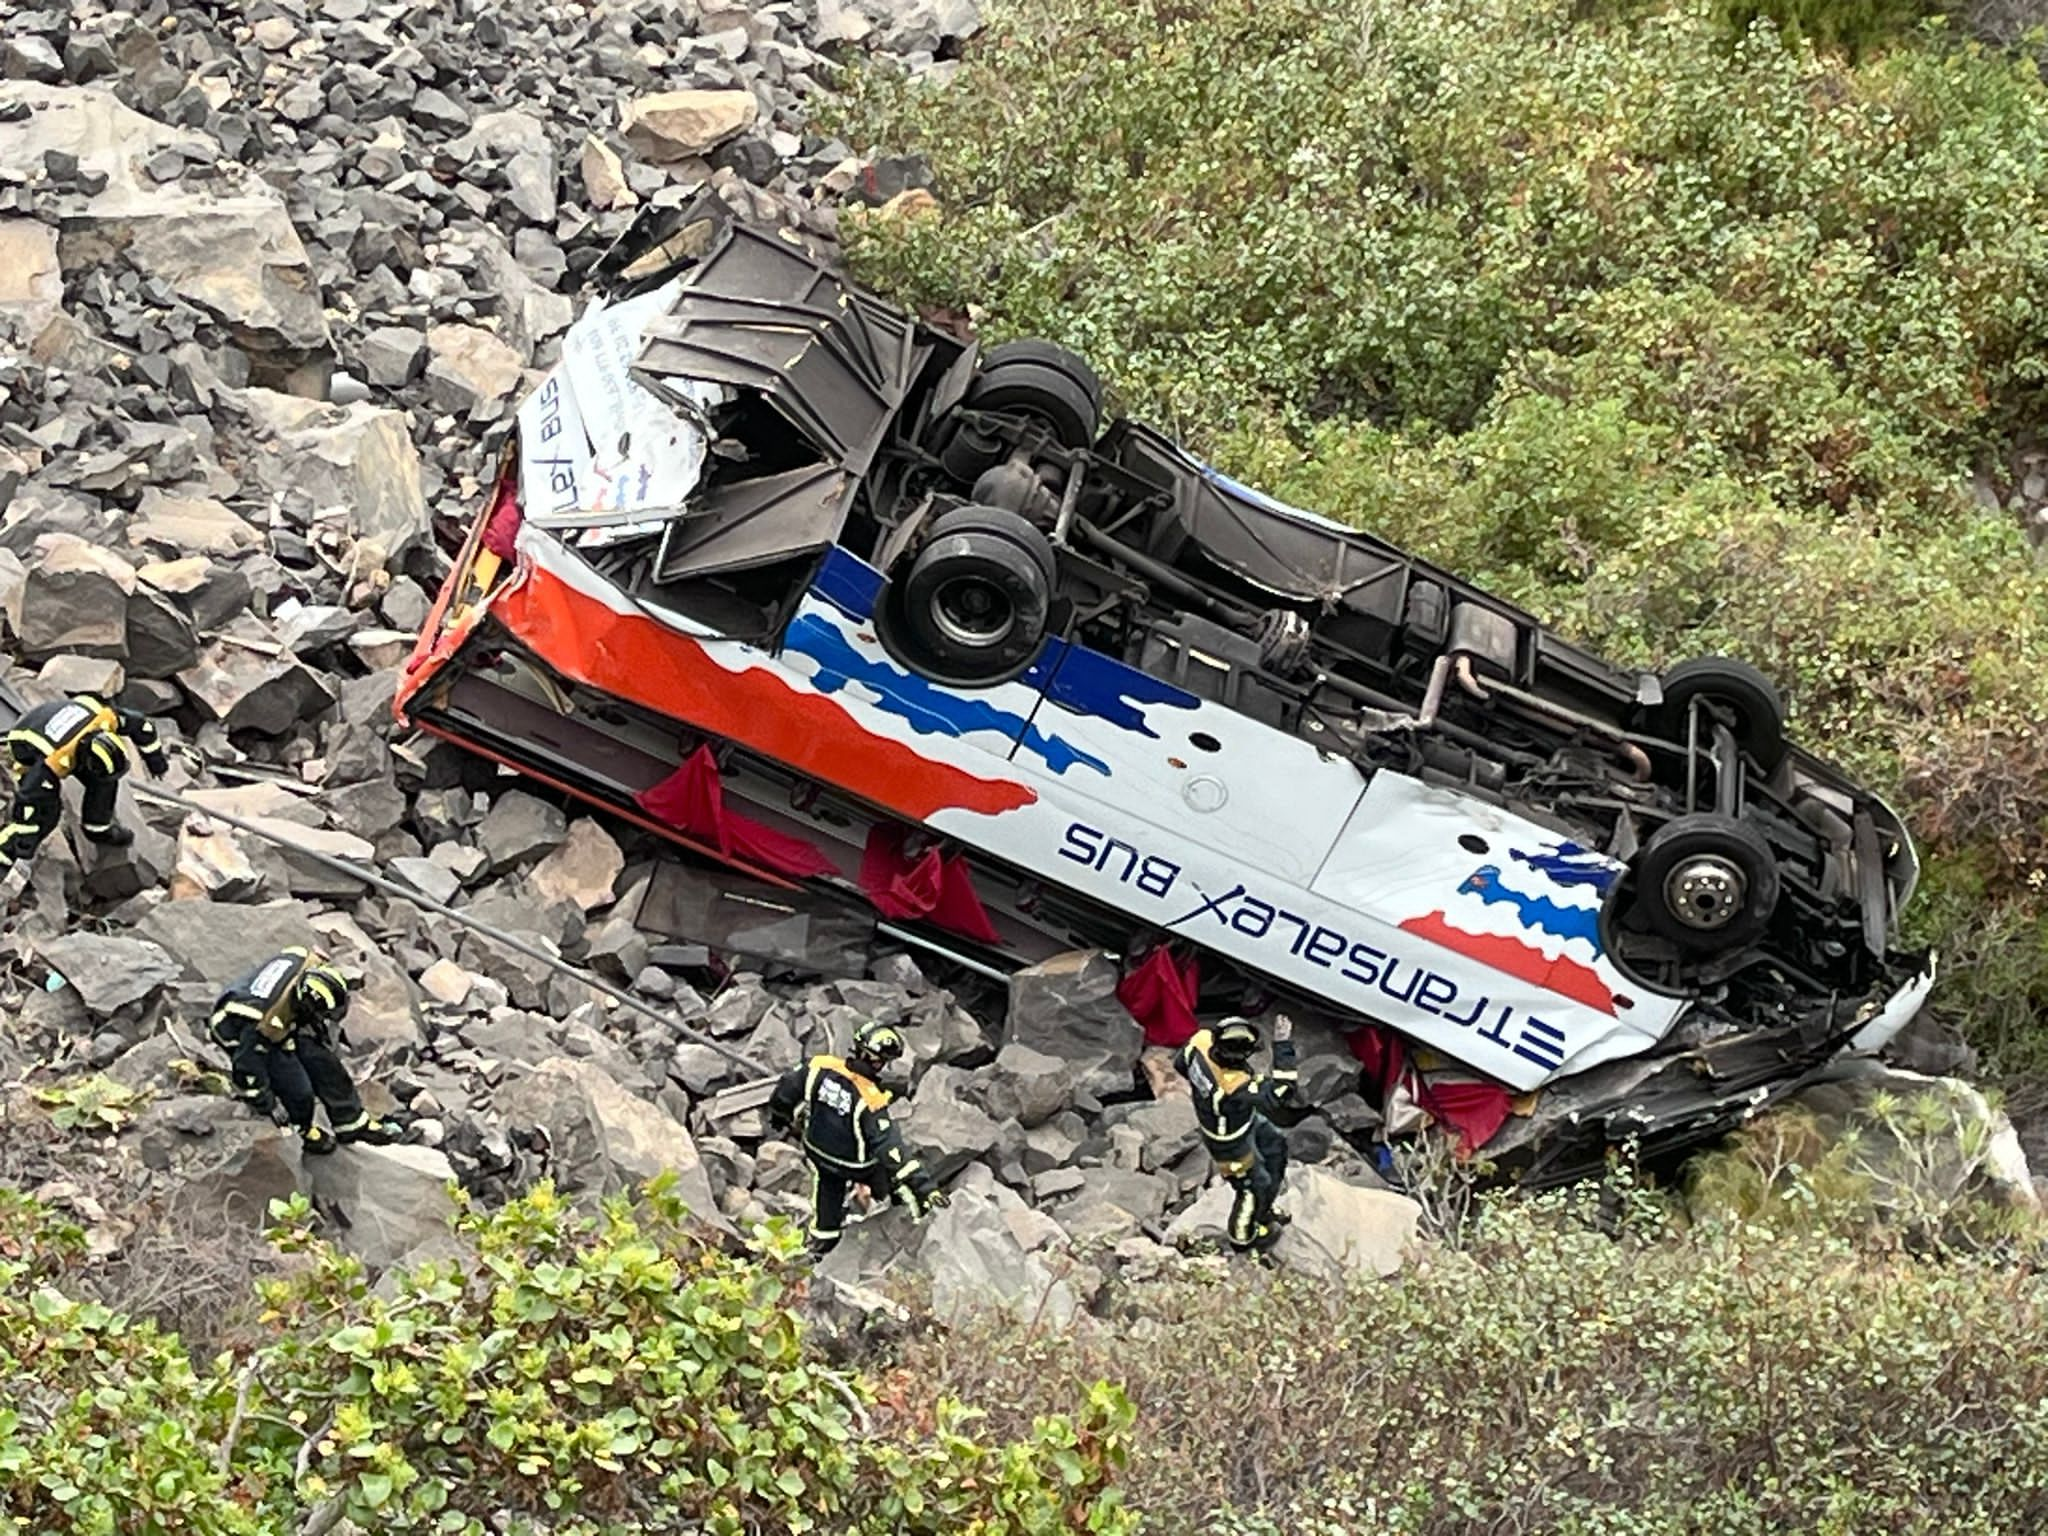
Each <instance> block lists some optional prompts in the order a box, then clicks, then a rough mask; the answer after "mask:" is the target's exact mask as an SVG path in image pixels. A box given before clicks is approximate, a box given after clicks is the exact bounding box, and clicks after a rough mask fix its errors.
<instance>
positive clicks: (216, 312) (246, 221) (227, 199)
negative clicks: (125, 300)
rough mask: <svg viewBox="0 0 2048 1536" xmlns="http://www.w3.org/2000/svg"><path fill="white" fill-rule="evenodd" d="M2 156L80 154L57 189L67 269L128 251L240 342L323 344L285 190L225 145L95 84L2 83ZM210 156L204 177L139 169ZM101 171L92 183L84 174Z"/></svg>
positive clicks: (33, 161) (307, 347)
mask: <svg viewBox="0 0 2048 1536" xmlns="http://www.w3.org/2000/svg"><path fill="white" fill-rule="evenodd" d="M15 104H20V105H25V106H27V107H28V108H29V110H28V112H27V113H26V115H24V116H22V117H20V118H18V119H16V120H15V121H12V122H6V121H0V165H8V166H20V167H24V168H26V167H30V166H34V167H41V166H42V165H44V163H45V156H46V155H48V154H50V153H51V152H52V151H54V152H56V153H57V154H58V155H60V156H72V157H75V158H76V160H77V162H78V168H79V171H80V173H81V178H80V180H79V181H77V182H75V183H74V187H76V188H78V190H72V191H66V192H62V193H59V194H57V195H55V196H53V197H52V198H51V199H50V204H51V211H52V213H54V214H55V216H56V218H57V221H58V225H59V228H60V229H61V231H62V237H61V239H60V241H59V245H58V254H59V259H60V260H61V262H62V264H63V268H64V272H65V274H66V276H73V275H78V274H89V273H93V272H96V271H99V270H102V269H104V268H106V267H108V266H109V265H111V264H114V263H116V262H119V261H126V262H127V263H129V264H130V265H132V266H134V267H135V268H136V269H137V270H138V271H140V272H142V273H143V274H145V275H146V276H147V277H149V278H151V279H153V280H155V281H157V282H160V283H162V284H164V285H165V286H167V287H168V288H169V289H170V291H171V292H173V293H175V294H176V295H177V296H178V297H179V298H181V299H184V300H186V301H187V302H188V303H191V304H193V305H196V306H197V307H198V308H200V309H203V310H206V311H207V312H209V313H210V314H212V315H213V316H214V317H215V318H216V319H218V320H219V321H221V322H222V324H223V325H225V326H226V327H227V328H228V329H229V331H230V332H231V333H232V334H233V335H234V336H235V338H236V340H237V341H238V342H240V343H241V344H242V345H243V346H244V347H247V348H249V349H250V350H252V351H256V352H259V353H278V354H283V355H287V356H299V355H305V354H309V353H318V352H323V351H325V350H326V348H327V346H328V341H329V338H328V331H327V319H326V314H325V311H324V310H323V308H322V306H321V302H320V292H319V288H318V286H317V285H316V284H315V282H314V281H313V275H312V271H311V267H310V265H309V263H308V262H307V259H306V250H305V247H304V246H303V245H302V244H301V243H300V241H299V237H298V234H297V232H296V231H295V230H294V229H293V226H292V221H291V217H290V215H289V214H288V213H287V212H286V209H285V205H284V199H283V197H282V196H280V195H279V194H278V192H277V191H276V190H275V189H274V188H272V187H271V186H270V185H269V184H268V183H267V182H265V181H264V180H263V179H262V178H261V177H260V176H258V175H256V174H254V173H253V172H250V171H247V170H245V169H244V168H243V167H241V166H240V165H238V164H237V163H235V162H234V161H233V160H232V159H228V158H225V157H223V156H222V155H221V152H220V146H219V145H217V144H216V143H214V141H213V140H212V139H210V138H208V137H206V136H205V135H204V134H201V133H196V132H193V131H191V130H188V129H177V128H171V127H168V126H166V125H165V124H163V123H160V122H157V121H155V120H154V119H151V118H148V117H145V116H143V115H142V114H141V113H139V112H135V111H132V110H130V109H129V108H128V107H126V106H124V105H122V103H121V102H120V101H119V100H118V99H116V97H115V96H114V95H113V93H112V92H110V91H105V90H101V89H100V88H98V87H96V86H74V85H45V84H40V83H34V82H29V81H9V82H5V83H0V105H10V106H12V105H15ZM167 150H168V151H175V152H178V153H179V154H180V155H181V156H183V157H185V158H189V159H191V160H194V161H198V162H203V163H207V164H211V165H214V166H215V167H216V174H215V175H213V176H211V177H209V178H207V179H206V181H205V182H204V183H203V184H202V183H200V182H198V181H196V180H186V179H180V180H176V181H172V182H158V181H156V180H155V179H154V178H153V177H151V176H150V175H149V174H147V172H146V171H145V170H144V167H145V166H146V165H148V164H149V163H151V162H152V161H153V160H154V159H155V158H156V157H157V156H159V155H161V154H162V153H163V152H165V151H167ZM87 177H89V178H93V181H94V183H97V181H98V178H101V177H104V178H105V180H104V184H102V185H99V187H98V190H97V191H86V190H83V188H84V187H85V186H86V185H88V183H87V182H86V181H85V180H84V178H87Z"/></svg>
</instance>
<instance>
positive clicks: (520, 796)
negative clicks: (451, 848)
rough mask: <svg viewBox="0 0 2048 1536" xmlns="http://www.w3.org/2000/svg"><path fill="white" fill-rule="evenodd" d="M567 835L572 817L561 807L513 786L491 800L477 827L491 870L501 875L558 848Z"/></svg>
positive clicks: (477, 836) (478, 844) (477, 834)
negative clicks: (565, 813) (481, 822)
mask: <svg viewBox="0 0 2048 1536" xmlns="http://www.w3.org/2000/svg"><path fill="white" fill-rule="evenodd" d="M568 835H569V818H568V817H566V816H564V815H563V814H562V812H561V808H560V807H559V806H553V805H549V804H548V803H547V802H546V801H545V800H540V799H536V798H535V797H534V796H532V795H529V794H527V793H526V792H525V791H523V790H517V789H513V790H507V791H506V792H505V793H504V794H501V795H499V796H498V797H497V798H496V799H495V800H493V801H492V802H491V808H490V810H489V811H488V812H487V813H486V814H485V816H484V819H483V824H482V825H481V826H479V827H478V828H477V829H476V844H477V846H478V847H479V848H481V849H483V851H484V853H485V854H486V855H487V856H488V857H489V859H490V861H491V872H492V873H493V874H502V873H504V871H506V870H508V869H511V868H512V867H514V866H515V865H518V864H522V863H524V862H526V861H527V860H528V859H531V858H533V857H535V856H536V855H538V854H543V853H547V852H550V851H552V850H553V849H555V848H557V847H559V846H560V845H561V843H562V840H563V839H564V838H566V837H567V836H568Z"/></svg>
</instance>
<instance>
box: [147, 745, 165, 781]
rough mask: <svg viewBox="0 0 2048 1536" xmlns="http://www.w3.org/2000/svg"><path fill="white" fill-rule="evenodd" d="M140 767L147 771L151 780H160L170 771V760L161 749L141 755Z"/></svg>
mask: <svg viewBox="0 0 2048 1536" xmlns="http://www.w3.org/2000/svg"><path fill="white" fill-rule="evenodd" d="M142 766H143V767H144V768H146V769H147V770H148V771H149V776H150V777H151V778H152V779H160V778H162V777H163V776H164V775H165V774H166V773H169V772H170V771H171V760H170V758H169V757H168V756H167V755H165V752H164V749H163V748H162V747H158V748H156V749H155V750H154V751H151V752H145V753H143V754H142Z"/></svg>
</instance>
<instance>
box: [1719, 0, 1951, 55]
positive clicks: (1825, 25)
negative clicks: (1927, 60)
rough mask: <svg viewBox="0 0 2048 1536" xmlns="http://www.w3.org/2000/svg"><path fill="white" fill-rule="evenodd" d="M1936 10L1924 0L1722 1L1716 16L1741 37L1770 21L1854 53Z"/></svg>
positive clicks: (1784, 29)
mask: <svg viewBox="0 0 2048 1536" xmlns="http://www.w3.org/2000/svg"><path fill="white" fill-rule="evenodd" d="M1933 10H1934V7H1933V6H1932V5H1930V4H1928V3H1926V0H1719V3H1718V5H1717V6H1716V7H1715V14H1716V15H1717V16H1719V18H1720V20H1721V25H1722V26H1723V27H1725V28H1726V29H1727V30H1728V32H1729V33H1730V34H1732V35H1734V36H1737V37H1740V36H1742V35H1743V34H1744V33H1746V32H1748V31H1749V29H1750V28H1751V27H1753V26H1755V25H1756V24H1757V23H1758V22H1767V23H1769V24H1770V25H1772V26H1774V27H1776V28H1777V29H1778V30H1779V31H1780V32H1782V33H1784V34H1785V35H1786V36H1787V37H1798V38H1805V39H1806V40H1807V41H1808V42H1811V43H1815V44H1818V45H1820V46H1822V47H1828V48H1841V49H1844V50H1846V51H1847V52H1848V53H1849V54H1850V56H1851V57H1855V56H1858V55H1860V54H1862V53H1863V52H1864V51H1865V50H1866V49H1868V48H1870V47H1872V46H1873V45H1875V44H1878V43H1888V42H1891V41H1893V40H1894V39H1896V38H1898V37H1899V36H1900V35H1901V34H1903V33H1905V32H1907V31H1909V30H1910V29H1911V28H1912V27H1914V26H1915V25H1917V24H1918V23H1919V22H1920V21H1922V20H1924V19H1925V18H1926V17H1927V16H1928V15H1929V14H1930V13H1931V12H1932V11H1933Z"/></svg>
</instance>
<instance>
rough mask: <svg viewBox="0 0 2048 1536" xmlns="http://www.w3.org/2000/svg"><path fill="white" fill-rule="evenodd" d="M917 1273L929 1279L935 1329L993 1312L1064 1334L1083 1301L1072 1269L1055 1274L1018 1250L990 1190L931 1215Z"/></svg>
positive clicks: (962, 1196)
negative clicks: (942, 1323)
mask: <svg viewBox="0 0 2048 1536" xmlns="http://www.w3.org/2000/svg"><path fill="white" fill-rule="evenodd" d="M990 1184H991V1185H993V1181H990ZM998 1187H999V1186H998ZM1012 1198H1013V1199H1014V1198H1015V1197H1014V1196H1013V1197H1012ZM1020 1204H1021V1202H1020ZM916 1265H917V1267H918V1268H920V1269H922V1270H923V1271H924V1272H925V1273H926V1274H927V1275H929V1276H930V1278H931V1305H932V1312H933V1314H934V1315H935V1316H936V1317H938V1318H939V1319H940V1320H941V1321H951V1320H953V1319H956V1318H960V1317H963V1316H966V1315H970V1314H972V1313H975V1312H980V1311H984V1310H988V1309H995V1310H998V1311H1002V1312H1007V1313H1009V1314H1010V1315H1012V1316H1013V1317H1016V1318H1019V1319H1023V1320H1029V1319H1032V1318H1037V1319H1039V1320H1041V1321H1042V1322H1043V1324H1044V1325H1045V1326H1047V1327H1050V1328H1064V1327H1066V1326H1067V1325H1068V1324H1069V1323H1070V1322H1072V1321H1073V1318H1074V1315H1075V1314H1076V1313H1077V1312H1079V1311H1080V1309H1081V1307H1082V1306H1083V1305H1084V1304H1085V1302H1086V1299H1087V1298H1086V1295H1085V1294H1083V1293H1082V1292H1081V1291H1080V1290H1079V1289H1077V1287H1076V1285H1075V1284H1074V1283H1072V1282H1073V1279H1074V1278H1076V1277H1075V1274H1074V1272H1073V1271H1072V1269H1071V1267H1068V1272H1067V1274H1065V1275H1061V1274H1056V1273H1055V1271H1054V1269H1053V1267H1052V1266H1051V1265H1050V1264H1048V1263H1047V1262H1046V1260H1045V1259H1044V1258H1043V1257H1042V1256H1041V1255H1039V1254H1037V1253H1032V1252H1028V1251H1027V1250H1026V1249H1025V1246H1024V1244H1023V1243H1022V1242H1021V1241H1020V1240H1019V1238H1018V1235H1017V1232H1016V1230H1015V1229H1014V1228H1013V1226H1012V1224H1011V1223H1010V1221H1009V1220H1008V1219H1007V1218H1006V1216H1005V1214H1004V1212H1003V1210H1002V1208H1001V1206H1000V1205H999V1203H998V1199H997V1196H996V1194H995V1192H994V1188H990V1189H986V1190H984V1189H976V1188H966V1189H961V1190H958V1191H956V1192H955V1193H954V1195H953V1197H952V1200H951V1203H949V1204H948V1205H947V1206H946V1207H945V1208H944V1209H942V1210H939V1211H935V1212H933V1214H932V1215H931V1216H930V1217H929V1218H928V1219H927V1220H926V1222H925V1224H924V1231H923V1235H922V1241H921V1242H920V1243H919V1244H918V1247H917V1251H916Z"/></svg>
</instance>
